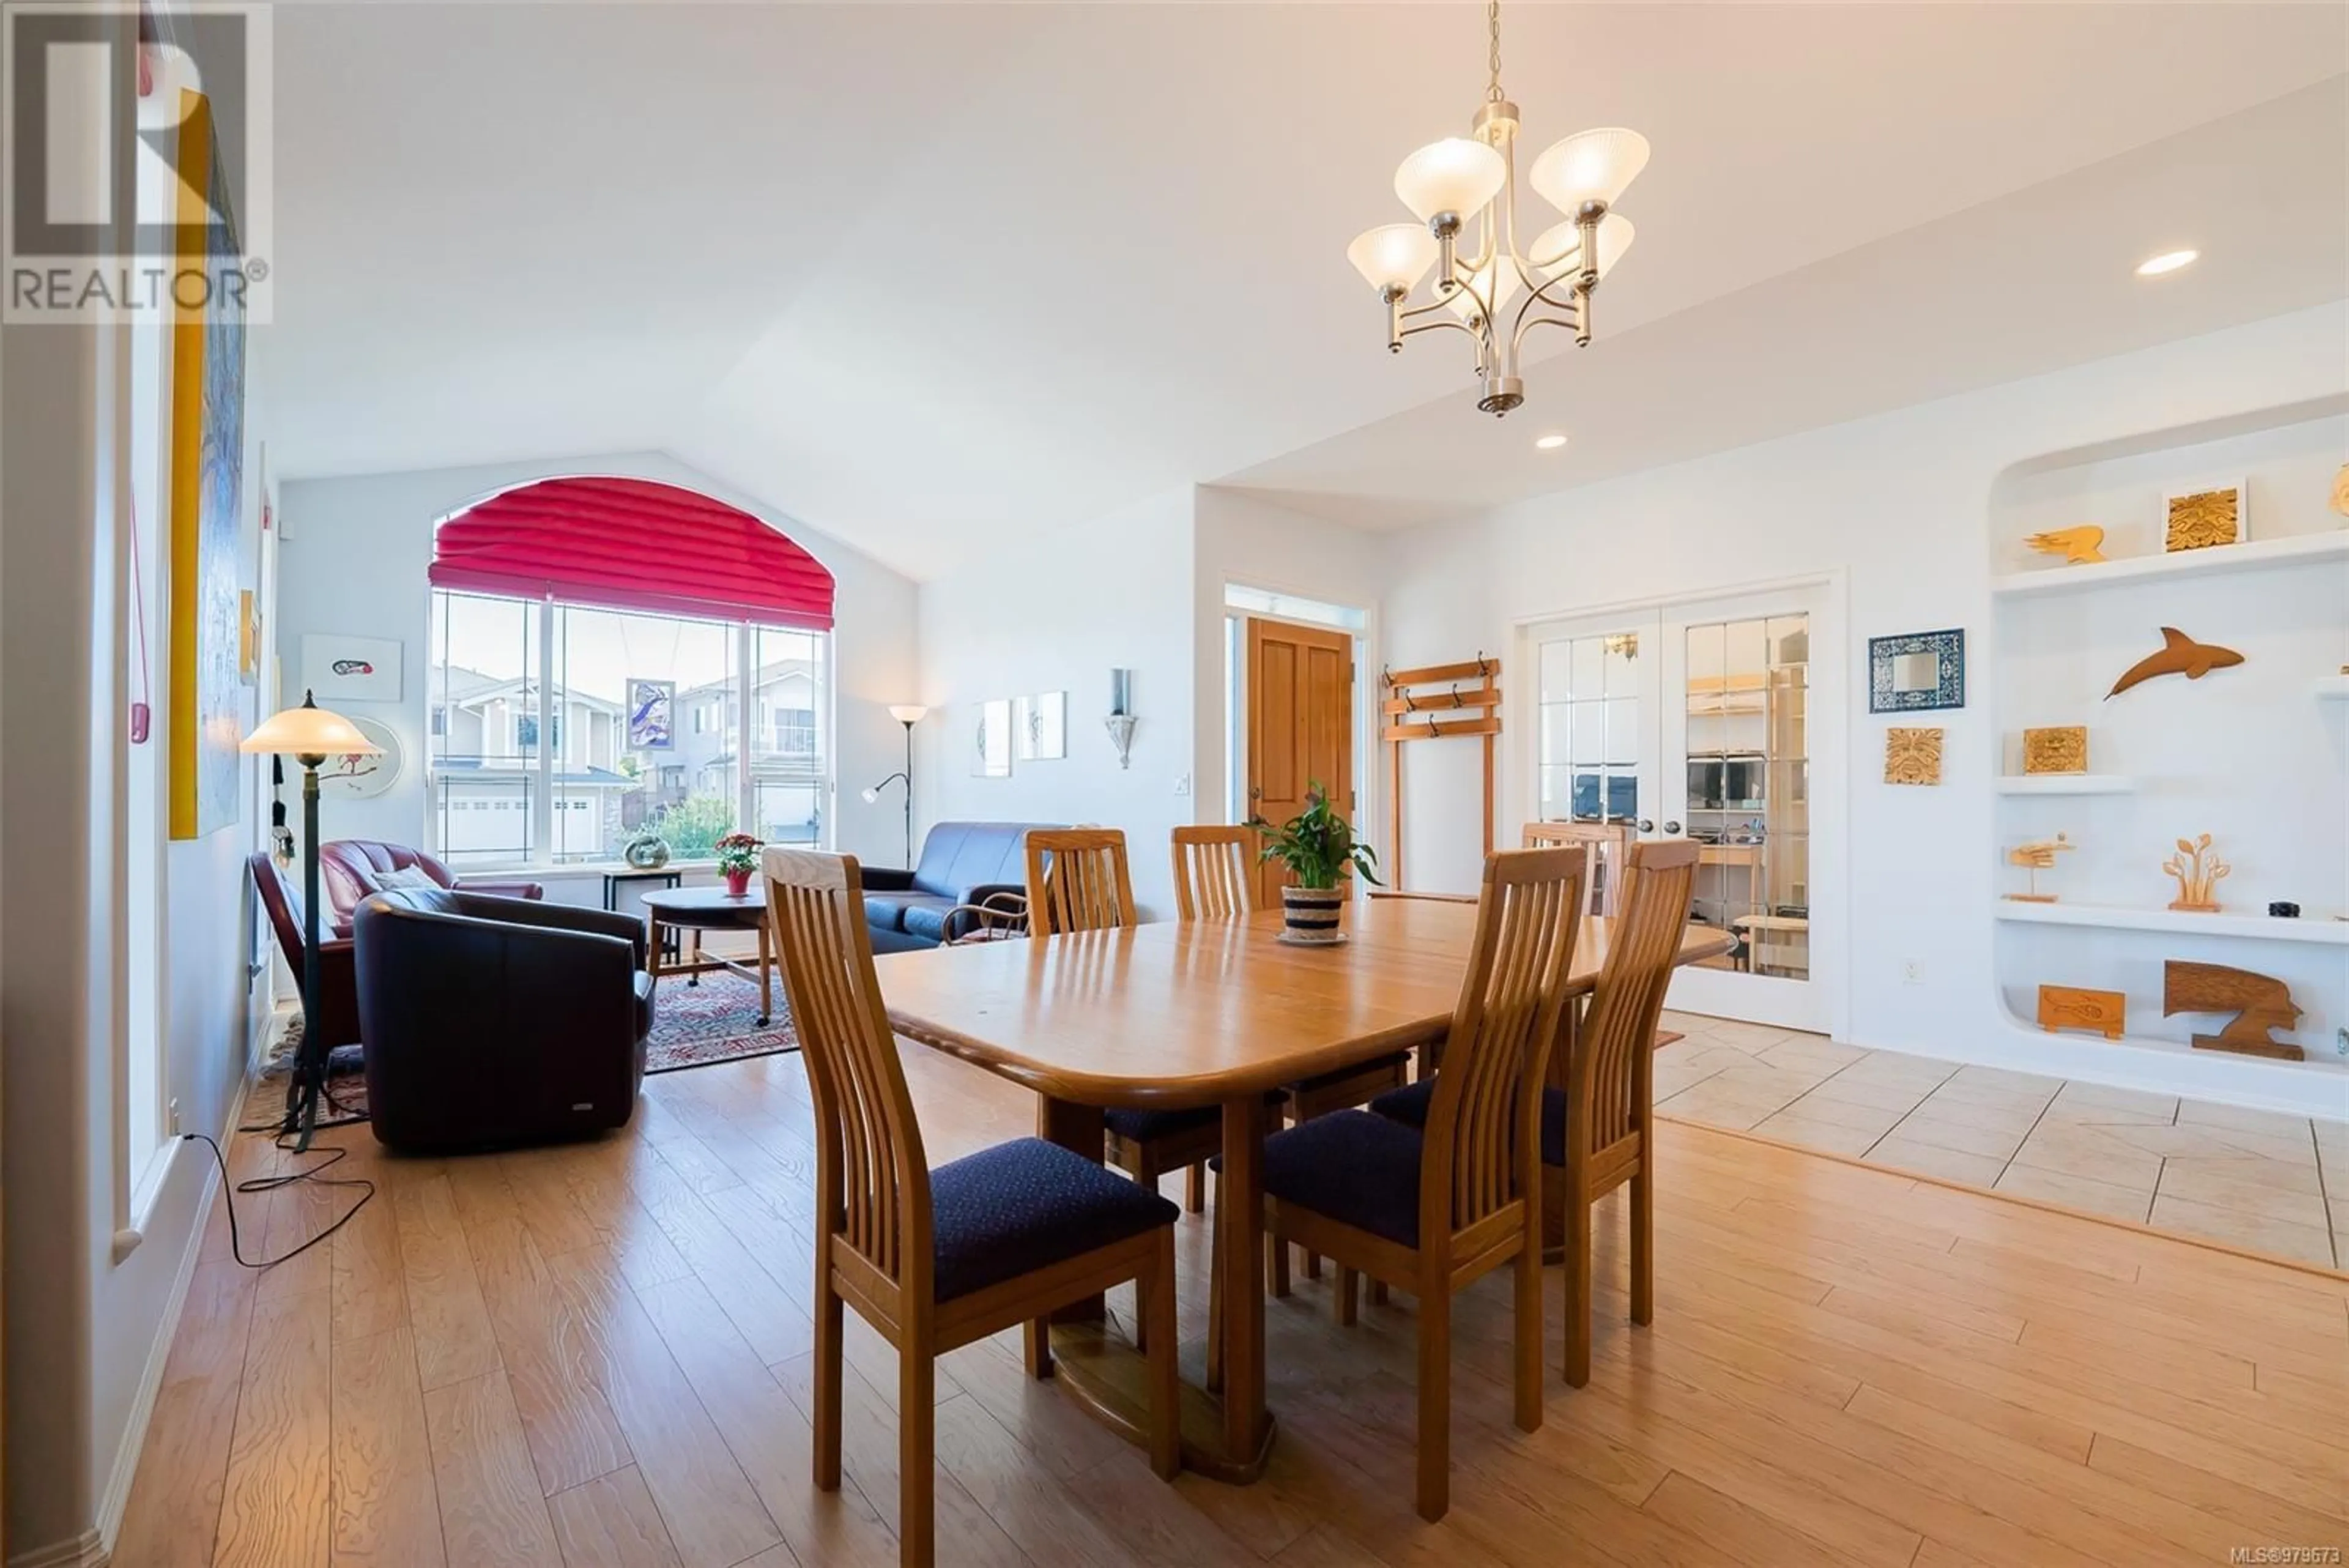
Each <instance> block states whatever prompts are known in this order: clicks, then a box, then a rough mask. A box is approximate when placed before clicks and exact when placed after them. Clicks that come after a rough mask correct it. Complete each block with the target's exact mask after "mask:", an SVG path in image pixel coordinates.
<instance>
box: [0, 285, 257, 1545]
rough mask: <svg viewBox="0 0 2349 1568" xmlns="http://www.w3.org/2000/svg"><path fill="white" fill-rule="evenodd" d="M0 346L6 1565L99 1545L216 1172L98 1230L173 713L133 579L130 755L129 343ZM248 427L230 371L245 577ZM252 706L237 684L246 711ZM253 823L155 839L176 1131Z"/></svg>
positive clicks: (217, 1099)
mask: <svg viewBox="0 0 2349 1568" xmlns="http://www.w3.org/2000/svg"><path fill="white" fill-rule="evenodd" d="M5 359H6V363H7V398H6V402H5V413H6V423H5V460H0V471H5V476H6V490H5V501H0V515H5V520H6V522H5V536H0V585H5V588H0V649H5V652H0V661H5V662H0V909H5V926H0V1076H5V1084H4V1085H0V1106H5V1138H4V1139H0V1147H5V1194H6V1212H5V1224H4V1225H0V1229H5V1270H6V1273H7V1277H8V1278H9V1280H10V1281H11V1282H12V1284H13V1285H14V1286H15V1287H16V1288H12V1289H11V1290H10V1291H9V1293H8V1310H7V1320H6V1328H5V1334H6V1343H5V1359H6V1365H7V1368H8V1376H7V1379H6V1389H5V1393H6V1406H5V1427H6V1431H5V1449H6V1452H7V1455H8V1467H9V1488H8V1495H7V1502H6V1523H5V1531H6V1541H7V1546H8V1549H9V1553H10V1559H11V1561H16V1560H17V1559H21V1558H24V1557H26V1556H32V1555H41V1554H47V1553H52V1552H79V1553H84V1554H88V1553H93V1552H97V1551H99V1550H101V1549H103V1548H104V1547H105V1546H107V1545H108V1544H109V1543H110V1541H109V1538H110V1534H111V1532H112V1530H113V1529H114V1527H115V1526H116V1525H117V1524H119V1520H120V1510H121V1506H122V1503H123V1501H125V1499H126V1498H127V1495H128V1488H129V1480H130V1475H131V1470H132V1469H133V1467H134V1465H135V1463H136V1460H137V1457H138V1449H139V1443H140V1438H141V1437H142V1436H143V1432H144V1426H145V1421H146V1416H147V1412H148V1410H149V1408H150V1401H151V1399H152V1397H153V1395H154V1390H155V1384H156V1380H157V1379H158V1377H159V1376H160V1372H161V1367H162V1355H163V1353H164V1350H165V1349H166V1347H167V1345H168V1341H169V1336H170V1333H171V1328H172V1326H173V1325H174V1323H175V1321H176V1316H177V1310H178V1305H179V1300H180V1295H181V1292H182V1291H183V1290H184V1288H185V1282H186V1279H187V1271H188V1269H189V1268H190V1267H191V1266H192V1263H193V1262H194V1255H195V1251H196V1247H197V1243H198V1241H200V1238H201V1228H202V1217H203V1214H204V1210H205V1206H206V1204H207V1203H208V1201H209V1199H210V1195H211V1193H212V1180H213V1173H212V1163H211V1157H210V1155H209V1153H208V1152H207V1151H205V1150H204V1149H203V1148H202V1147H201V1146H194V1145H189V1144H184V1143H182V1144H177V1145H174V1146H172V1147H170V1148H169V1149H168V1150H167V1152H166V1153H165V1155H164V1156H163V1157H162V1160H163V1162H162V1166H161V1168H160V1171H159V1172H158V1173H157V1174H156V1176H155V1178H154V1179H153V1181H152V1183H151V1186H150V1189H149V1190H148V1191H147V1192H145V1193H144V1194H142V1195H141V1196H142V1198H143V1202H142V1203H141V1204H140V1207H139V1208H137V1209H135V1210H132V1211H131V1213H130V1214H129V1220H130V1223H131V1226H132V1227H134V1229H133V1230H130V1231H124V1232H122V1233H121V1234H119V1235H118V1231H117V1213H116V1206H117V1202H118V1197H119V1195H120V1194H122V1193H124V1192H125V1191H126V1190H127V1176H128V1167H129V1164H130V1163H131V1159H130V1157H129V1153H128V1151H126V1150H125V1148H124V1147H122V1145H121V1142H120V1141H119V1139H120V1134H119V1127H120V1126H121V1125H122V1123H123V1122H124V1121H125V1120H127V1118H125V1117H123V1116H121V1115H120V1113H119V1103H120V1097H121V1096H123V1095H125V1094H126V1093H127V1092H128V1089H129V1076H128V1075H125V1074H124V1073H123V1072H121V1071H120V1060H119V1052H121V1051H124V1050H126V1049H129V1048H133V1047H132V1046H130V1045H127V1044H126V1040H127V1031H128V1028H129V1009H128V1008H127V1006H126V1004H125V1002H124V998H125V997H126V995H127V993H128V991H129V984H128V979H127V976H128V973H129V970H130V968H131V966H133V965H134V964H138V963H142V962H151V961H153V960H152V959H151V958H148V957H145V956H142V955H139V954H136V953H134V952H133V951H132V950H131V949H130V946H129V941H128V940H127V932H128V922H127V921H126V920H125V919H124V918H123V910H122V909H121V908H120V902H119V889H120V888H122V887H123V886H124V885H125V882H126V879H127V877H128V875H129V865H130V862H131V858H132V857H133V856H134V855H139V854H144V855H148V856H152V855H154V854H155V853H156V851H157V848H158V846H159V844H160V838H161V835H162V834H163V832H164V827H163V824H162V823H161V822H160V819H156V818H151V817H150V818H147V819H143V820H142V819H140V818H135V817H134V816H133V815H132V813H131V809H130V801H131V799H132V792H131V791H130V790H129V776H130V774H131V773H132V772H133V771H135V770H138V769H141V768H149V767H158V768H159V767H160V765H161V763H162V754H163V750H164V748H165V746H166V745H167V743H168V742H167V737H168V715H169V713H170V711H171V709H170V703H171V686H170V672H169V660H168V657H167V644H166V641H165V635H166V628H167V622H166V619H165V617H164V614H163V610H162V606H161V602H160V601H161V597H162V588H161V585H160V582H159V581H158V580H157V578H156V576H151V575H150V576H149V577H148V578H147V581H146V585H145V586H146V589H147V596H148V611H147V613H148V625H149V646H150V670H151V672H152V674H151V679H152V684H151V689H150V695H151V701H152V707H153V728H152V737H153V738H152V739H150V741H149V742H147V744H146V745H145V746H144V747H140V748H133V747H131V746H130V744H129V740H128V724H127V722H126V704H127V701H128V700H129V697H130V695H131V694H132V693H133V691H135V689H136V682H135V681H134V679H133V676H132V673H131V670H130V668H129V660H128V659H125V658H124V656H123V650H124V647H125V642H126V638H125V635H124V626H123V619H122V618H123V617H124V616H125V615H126V614H128V613H129V599H128V597H127V593H128V590H127V587H126V586H125V585H126V583H127V572H126V570H125V563H126V562H127V559H128V556H127V554H125V552H126V551H127V547H128V546H127V531H128V529H129V524H130V517H131V511H130V505H129V502H130V496H131V492H132V485H133V478H132V474H133V471H134V469H135V467H136V466H137V462H138V456H137V453H136V452H135V451H134V443H133V442H132V441H131V439H130V429H131V410H132V406H133V402H134V391H133V386H134V380H135V378H134V376H133V371H132V364H133V358H132V348H131V342H130V339H129V334H127V333H101V332H99V331H98V330H95V329H84V328H78V327H74V328H69V327H10V328H8V329H6V332H5ZM167 373H168V372H167ZM266 428H267V410H266V403H265V399H264V389H263V388H262V387H261V386H260V385H259V384H258V383H257V382H252V381H249V382H248V388H247V402H246V414H245V434H246V449H245V454H244V474H245V485H244V495H243V531H242V536H241V538H240V542H239V552H238V554H239V559H238V567H237V575H238V578H239V582H240V585H241V586H243V587H254V588H256V589H257V588H258V587H259V586H260V584H259V580H258V576H259V556H260V529H259V517H260V509H261V500H262V493H263V487H262V479H261V475H262V450H261V439H260V438H261V433H262V431H264V430H265V429H266ZM149 502H150V504H146V505H142V506H141V507H140V511H139V526H140V528H141V529H143V530H150V531H152V530H157V529H160V528H161V527H163V526H164V525H165V518H164V515H163V509H162V508H161V507H160V506H156V505H153V504H151V498H149ZM151 542H152V541H151V538H150V544H151ZM257 696H258V693H257V692H254V691H247V692H246V693H245V694H244V697H243V708H244V711H243V717H244V719H245V721H246V722H250V721H251V718H252V713H253V709H254V702H255V701H256V698H257ZM251 779H252V771H251V764H247V765H246V772H245V784H250V783H251ZM252 797H253V792H252V790H251V789H250V788H249V787H240V789H239V790H238V792H237V799H238V800H239V801H240V802H249V801H250V800H251V799H252ZM256 832H257V826H256V824H255V822H254V817H253V815H252V813H251V811H250V808H249V807H248V808H247V809H246V810H245V811H244V812H243V813H242V814H241V815H240V818H239V820H237V821H234V822H233V823H231V824H229V825H227V826H222V828H221V829H219V830H218V831H217V832H215V833H213V834H212V835H211V836H208V837H205V838H202V839H196V840H189V841H184V842H177V843H170V844H168V845H160V848H161V851H162V853H161V860H162V876H161V883H160V888H161V894H162V898H163V900H164V905H163V927H164V929H163V938H162V943H161V947H162V964H163V978H162V983H161V987H160V1001H161V1006H162V1011H163V1017H164V1020H165V1034H164V1038H163V1041H162V1043H161V1073H160V1078H161V1085H160V1087H161V1090H162V1093H163V1095H164V1096H168V1097H170V1098H171V1099H175V1100H176V1101H177V1102H178V1105H179V1111H180V1119H181V1126H182V1127H184V1128H185V1129H187V1130H189V1131H202V1132H206V1133H211V1134H214V1135H217V1134H219V1133H220V1132H221V1131H222V1129H223V1127H224V1126H225V1125H226V1123H227V1122H228V1120H229V1118H230V1117H231V1116H232V1115H233V1110H234V1107H235V1106H236V1105H237V1103H238V1096H239V1090H240V1087H241V1085H242V1084H243V1078H244V1073H245V1069H246V1065H247V1042H248V1038H249V1034H248V1028H247V1025H248V1022H249V1019H250V1017H251V1007H252V997H253V992H252V990H251V988H250V987H249V985H248V975H247V959H246V954H247V952H248V948H247V946H246V943H247V940H248V933H249V932H250V929H251V927H250V925H249V924H248V922H249V920H250V919H251V918H252V913H251V912H252V903H253V900H252V898H251V895H250V893H249V890H248V888H247V883H246V878H245V876H244V870H243V856H244V854H245V853H246V852H247V850H248V849H249V848H250V847H251V846H252V844H253V841H254V836H255V834H256ZM150 1082H151V1080H150ZM139 1152H140V1154H144V1153H145V1152H146V1151H143V1150H142V1151H139ZM26 1282H33V1283H31V1284H29V1285H27V1284H26Z"/></svg>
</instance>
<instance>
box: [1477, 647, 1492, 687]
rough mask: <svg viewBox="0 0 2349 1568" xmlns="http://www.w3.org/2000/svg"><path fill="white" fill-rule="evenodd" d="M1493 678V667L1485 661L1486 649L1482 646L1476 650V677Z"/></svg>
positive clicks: (1481, 678)
mask: <svg viewBox="0 0 2349 1568" xmlns="http://www.w3.org/2000/svg"><path fill="white" fill-rule="evenodd" d="M1492 678H1493V670H1492V667H1491V666H1490V665H1488V664H1486V663H1485V650H1484V649H1481V648H1480V649H1477V650H1476V679H1478V680H1491V679H1492Z"/></svg>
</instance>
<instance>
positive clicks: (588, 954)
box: [355, 888, 653, 1150]
mask: <svg viewBox="0 0 2349 1568" xmlns="http://www.w3.org/2000/svg"><path fill="white" fill-rule="evenodd" d="M355 927H356V930H355V935H356V938H357V944H358V996H359V1027H360V1031H361V1033H364V1034H365V1036H366V1037H367V1112H368V1116H369V1118H370V1119H371V1120H372V1121H373V1123H374V1124H375V1136H376V1141H378V1143H382V1144H386V1145H388V1146H389V1147H393V1148H398V1149H419V1150H434V1149H437V1150H455V1149H465V1148H489V1147H502V1146H507V1145H513V1144H529V1143H547V1142H552V1141H554V1140H556V1139H559V1138H571V1137H582V1136H585V1135H586V1134H589V1133H596V1132H604V1131H606V1130H609V1129H610V1128H613V1127H626V1125H627V1123H628V1118H629V1116H632V1115H634V1114H635V1111H636V1088H637V1085H639V1084H640V1083H641V1082H642V1080H643V1078H644V1071H645V1037H646V1035H647V1034H648V1033H651V1031H652V1023H653V990H652V981H651V980H650V978H649V977H648V976H647V975H646V973H645V928H644V924H643V922H642V921H640V920H638V919H636V918H635V917H634V916H630V915H620V914H613V913H611V912H609V911H607V910H604V909H579V908H575V907H574V906H572V905H568V904H546V903H539V902H535V901H532V900H526V899H522V898H492V897H491V896H489V895H487V894H482V893H467V892H460V891H456V890H453V889H450V888H393V889H391V890H389V891H388V892H382V893H377V894H373V895H371V896H370V897H369V898H367V900H366V901H365V902H364V903H362V904H360V905H359V907H358V912H357V917H356V919H355Z"/></svg>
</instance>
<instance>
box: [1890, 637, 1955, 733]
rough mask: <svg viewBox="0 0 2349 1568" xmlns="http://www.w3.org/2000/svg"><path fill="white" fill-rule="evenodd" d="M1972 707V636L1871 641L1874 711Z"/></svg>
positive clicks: (1916, 710)
mask: <svg viewBox="0 0 2349 1568" xmlns="http://www.w3.org/2000/svg"><path fill="white" fill-rule="evenodd" d="M1965 705H1966V634H1965V631H1964V629H1963V628H1951V630H1948V631H1911V632H1903V633H1901V634H1900V635H1899V636H1897V637H1871V638H1869V639H1868V711H1869V712H1871V713H1920V712H1924V711H1929V710H1930V709H1935V708H1962V707H1964V706H1965Z"/></svg>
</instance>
